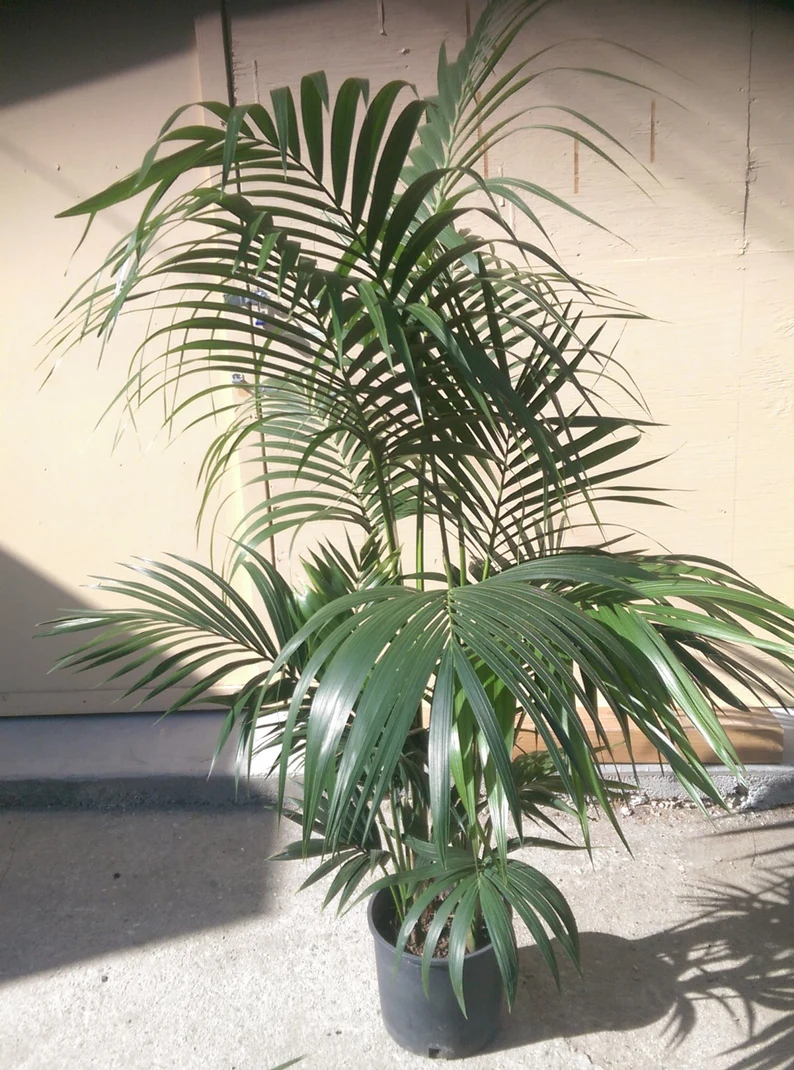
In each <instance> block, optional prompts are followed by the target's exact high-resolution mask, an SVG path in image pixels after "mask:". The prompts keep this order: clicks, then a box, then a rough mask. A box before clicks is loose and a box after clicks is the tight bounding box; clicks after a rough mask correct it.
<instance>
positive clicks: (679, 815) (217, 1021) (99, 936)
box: [0, 803, 794, 1070]
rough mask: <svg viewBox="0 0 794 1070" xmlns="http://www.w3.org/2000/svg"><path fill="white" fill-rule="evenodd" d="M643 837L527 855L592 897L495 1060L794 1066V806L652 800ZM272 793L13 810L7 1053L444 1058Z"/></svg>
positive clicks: (577, 1067) (387, 1060)
mask: <svg viewBox="0 0 794 1070" xmlns="http://www.w3.org/2000/svg"><path fill="white" fill-rule="evenodd" d="M624 820H625V830H626V833H627V836H628V838H629V840H630V842H631V845H632V848H633V851H634V854H633V857H632V856H631V855H629V854H627V853H626V851H625V850H624V849H623V848H622V847H621V846H620V845H619V843H618V842H617V840H616V838H615V836H614V834H613V833H612V832H611V830H610V829H609V828H608V826H607V825H606V824H605V822H603V821H600V822H598V824H597V825H596V826H595V831H596V837H595V838H596V843H597V850H596V851H595V858H594V863H593V865H592V866H591V864H590V862H589V861H588V859H587V857H586V855H584V854H582V855H579V854H553V853H551V852H547V853H544V854H543V857H542V858H541V859H537V858H535V859H533V861H534V862H535V864H538V865H540V866H542V867H543V868H544V869H545V870H546V871H547V872H548V873H549V874H550V876H552V877H553V878H554V879H555V880H556V881H557V882H558V883H559V885H560V886H561V888H562V889H563V891H564V892H565V894H566V895H567V896H568V898H569V900H570V902H571V904H572V906H573V907H574V910H575V912H576V914H577V917H578V919H579V924H580V928H581V931H582V953H583V960H584V969H585V984H584V985H583V984H582V982H580V981H579V980H578V979H577V978H576V976H575V975H574V974H573V972H572V971H571V970H570V969H566V970H565V971H564V973H565V976H564V991H563V994H562V995H558V994H557V993H556V991H555V989H554V986H553V983H552V982H551V981H550V979H549V978H548V976H547V975H546V973H545V970H544V967H543V966H542V963H541V962H540V959H539V955H538V953H537V952H536V950H535V949H534V948H533V947H532V946H530V941H529V939H528V937H527V935H526V933H523V932H521V933H519V943H520V944H521V947H522V949H521V952H520V956H521V966H522V978H521V984H520V992H519V998H518V1002H517V1006H516V1008H515V1011H514V1013H513V1015H512V1017H510V1018H506V1020H505V1027H504V1030H503V1033H502V1035H501V1037H500V1039H499V1042H498V1043H497V1044H496V1045H495V1046H494V1047H493V1049H492V1050H489V1051H487V1052H485V1053H484V1054H482V1055H480V1056H476V1057H474V1058H473V1059H470V1060H467V1061H466V1063H465V1065H466V1066H467V1067H470V1068H471V1070H478V1068H486V1067H487V1068H492V1070H501V1068H511V1070H512V1068H522V1070H535V1068H538V1070H540V1068H543V1070H557V1068H560V1070H563V1068H564V1070H585V1068H586V1070H592V1068H594V1067H595V1068H603V1070H651V1068H653V1070H657V1068H658V1070H661V1068H664V1070H684V1068H687V1070H689V1068H691V1070H695V1068H697V1070H701V1068H704V1067H712V1066H713V1067H716V1068H718V1070H729V1068H730V1070H777V1068H786V1067H788V1068H790V1067H792V1066H794V909H792V888H793V887H794V883H793V882H794V809H781V810H775V811H765V812H760V813H757V812H756V813H754V812H745V813H736V814H730V815H725V816H719V817H716V818H715V819H714V820H712V821H711V822H709V821H707V820H705V819H704V818H703V817H702V816H700V815H699V814H697V813H695V812H694V811H692V810H689V809H675V808H668V807H666V806H664V805H663V804H658V803H657V804H655V805H651V804H647V805H642V806H638V807H636V808H635V810H634V812H633V813H632V814H628V815H627V816H626V817H625V818H624ZM290 833H291V829H289V828H287V829H285V830H281V831H279V830H278V829H277V827H276V825H275V822H274V821H273V819H272V817H271V816H270V815H269V814H268V813H267V812H264V811H262V810H261V809H259V808H258V807H257V806H256V805H251V806H248V807H243V808H226V809H210V808H204V809H184V808H183V809H170V810H163V809H153V808H148V809H138V808H129V809H117V810H108V811H103V810H100V809H91V810H73V811H69V810H42V811H38V812H36V811H30V810H23V809H21V810H11V811H6V812H5V813H3V814H0V1070H73V1068H74V1070H77V1068H80V1070H83V1068H94V1067H96V1068H113V1070H119V1068H120V1070H153V1068H167V1070H172V1068H173V1070H193V1068H200V1070H268V1068H269V1067H272V1066H274V1065H276V1064H278V1063H280V1062H282V1061H286V1060H288V1059H290V1058H294V1057H297V1056H304V1057H305V1058H304V1059H303V1060H302V1062H301V1063H299V1064H298V1065H299V1067H300V1068H301V1070H303V1068H304V1067H305V1068H306V1070H319V1068H323V1070H324V1068H335V1067H351V1068H352V1067H356V1068H362V1067H363V1068H367V1070H369V1068H374V1070H380V1068H383V1070H389V1068H392V1067H414V1066H415V1067H420V1066H426V1065H427V1062H426V1060H422V1059H419V1058H417V1057H415V1056H411V1055H408V1054H406V1053H404V1052H402V1051H401V1050H400V1049H398V1048H396V1047H395V1046H394V1045H393V1044H392V1042H391V1041H390V1040H389V1039H388V1037H387V1036H386V1034H385V1033H384V1031H383V1029H382V1027H381V1024H380V1021H379V1017H378V1010H377V993H376V990H375V974H374V962H373V957H372V949H371V947H370V943H369V936H368V933H367V929H366V919H365V915H364V909H363V907H358V908H356V909H355V910H354V911H352V912H351V913H349V914H348V915H346V916H344V917H342V918H341V919H337V918H336V916H335V914H334V913H333V912H332V911H327V912H325V913H321V912H320V910H319V904H320V902H321V899H322V895H323V890H322V889H320V888H312V889H310V890H308V891H307V892H303V893H300V894H295V892H296V889H297V886H298V884H299V883H300V881H301V879H302V876H301V875H302V873H303V866H302V864H300V863H291V864H288V865H287V864H278V863H268V862H267V861H266V856H267V855H268V854H269V853H271V852H272V851H273V850H275V849H276V847H277V845H278V844H279V843H280V842H282V841H283V840H284V839H285V834H290Z"/></svg>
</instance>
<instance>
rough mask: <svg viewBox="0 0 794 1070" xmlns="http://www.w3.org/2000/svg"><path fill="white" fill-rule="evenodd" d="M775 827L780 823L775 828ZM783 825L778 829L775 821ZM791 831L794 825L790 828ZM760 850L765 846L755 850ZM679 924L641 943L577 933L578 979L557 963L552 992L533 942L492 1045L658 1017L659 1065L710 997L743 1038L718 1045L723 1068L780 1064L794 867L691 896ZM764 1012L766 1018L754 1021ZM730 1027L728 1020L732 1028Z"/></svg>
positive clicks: (790, 972) (791, 961)
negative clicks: (749, 884)
mask: <svg viewBox="0 0 794 1070" xmlns="http://www.w3.org/2000/svg"><path fill="white" fill-rule="evenodd" d="M780 827H781V826H778V828H780ZM783 827H785V826H783ZM792 827H794V824H793V825H792ZM761 853H763V852H761ZM688 902H689V905H690V906H691V907H692V909H693V915H692V917H691V918H690V919H688V920H687V921H684V922H682V923H681V924H679V925H676V926H673V927H671V928H670V929H666V930H664V931H663V932H659V933H653V934H652V935H651V936H646V937H644V938H642V939H636V940H627V939H624V938H623V937H620V936H615V935H612V934H608V933H598V932H588V933H582V935H581V945H582V967H583V971H584V978H585V982H584V984H583V983H582V982H581V981H580V980H579V979H578V978H577V977H576V975H575V974H574V972H573V970H572V969H570V968H569V969H566V968H565V965H564V964H562V965H563V970H562V971H561V972H562V973H563V979H562V984H563V991H562V994H558V993H557V992H556V990H555V988H554V983H553V981H552V980H551V978H550V976H549V973H548V969H547V967H546V965H545V963H544V962H543V959H542V956H541V954H540V952H539V951H538V949H537V947H534V946H533V947H528V948H523V949H522V950H520V951H519V959H520V970H521V980H520V986H519V993H518V998H517V1001H516V1006H515V1008H514V1011H513V1014H512V1015H511V1016H510V1017H509V1018H508V1019H507V1024H506V1027H505V1030H504V1032H503V1033H502V1035H501V1037H500V1040H499V1042H498V1043H497V1045H495V1047H496V1048H497V1049H499V1050H502V1049H506V1048H517V1047H523V1046H524V1045H528V1044H533V1043H536V1042H538V1041H542V1040H549V1039H551V1038H554V1037H574V1036H581V1035H583V1034H587V1033H596V1032H625V1031H628V1030H634V1029H642V1028H643V1027H646V1026H649V1025H653V1024H654V1023H659V1024H660V1026H661V1029H660V1035H659V1045H660V1065H662V1063H663V1062H664V1059H665V1057H664V1056H662V1055H661V1051H662V1049H664V1048H665V1047H666V1048H667V1057H669V1058H670V1059H671V1061H672V1060H673V1058H674V1052H675V1049H676V1047H677V1046H678V1045H679V1044H680V1043H681V1042H682V1041H683V1040H685V1039H686V1037H687V1036H688V1035H689V1034H690V1033H691V1032H692V1030H693V1029H694V1028H695V1024H696V1021H697V1006H698V1003H700V1004H702V1003H703V1002H704V1001H706V1000H708V1001H717V1002H718V1003H720V1005H721V1007H722V1010H723V1011H724V1013H725V1024H726V1036H727V1034H728V1030H729V1028H730V1027H731V1026H733V1028H735V1029H740V1030H743V1031H744V1032H745V1033H746V1038H745V1039H744V1040H742V1041H740V1042H739V1043H737V1044H733V1045H731V1044H730V1043H729V1042H726V1047H725V1049H724V1050H723V1052H722V1053H721V1055H722V1057H723V1058H725V1059H727V1060H729V1061H728V1062H727V1063H726V1064H723V1063H722V1062H721V1064H720V1065H725V1066H726V1070H778V1068H780V1067H783V1066H790V1065H791V1053H792V1051H794V873H792V869H791V866H790V865H788V866H786V867H782V866H781V867H778V868H772V869H768V870H766V871H762V873H761V874H760V875H759V883H758V884H757V886H756V887H754V888H752V889H748V888H744V887H739V886H738V885H733V884H729V883H715V884H714V885H712V886H709V887H704V888H702V889H701V890H700V892H699V893H698V894H696V895H693V896H691V897H690V899H689V901H688ZM765 1013H768V1014H769V1016H770V1017H771V1016H774V1020H773V1021H771V1023H769V1022H767V1023H764V1022H763V1021H762V1022H761V1023H760V1026H759V1023H758V1019H759V1018H763V1017H765ZM734 1023H735V1024H734Z"/></svg>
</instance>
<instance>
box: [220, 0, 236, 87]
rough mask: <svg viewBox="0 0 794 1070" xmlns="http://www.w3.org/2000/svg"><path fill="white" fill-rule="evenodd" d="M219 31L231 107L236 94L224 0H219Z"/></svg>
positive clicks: (228, 25)
mask: <svg viewBox="0 0 794 1070" xmlns="http://www.w3.org/2000/svg"><path fill="white" fill-rule="evenodd" d="M220 11H221V33H222V34H223V63H224V66H225V68H226V93H227V96H228V98H229V107H230V108H233V107H234V105H235V104H236V102H237V94H236V93H235V90H234V55H233V53H232V28H231V20H230V19H229V8H228V5H227V3H226V0H220Z"/></svg>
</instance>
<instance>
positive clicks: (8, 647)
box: [0, 550, 212, 754]
mask: <svg viewBox="0 0 794 1070" xmlns="http://www.w3.org/2000/svg"><path fill="white" fill-rule="evenodd" d="M117 571H118V572H120V571H121V570H120V569H119V570H117ZM111 604H118V605H122V604H124V603H123V602H122V601H120V600H116V602H115V603H113V602H112V601H111V598H110V596H107V597H106V599H104V600H103V605H106V606H109V605H111ZM0 607H1V608H2V612H0V651H2V659H0V718H2V717H24V716H28V715H43V714H80V713H88V714H94V713H119V714H123V713H126V712H129V711H131V710H133V709H140V710H141V711H144V712H145V711H154V712H160V711H162V709H164V708H165V707H164V705H163V702H164V701H165V700H166V699H168V698H169V696H170V698H171V699H173V697H174V696H175V694H176V692H174V693H172V692H168V693H167V695H165V696H161V697H160V698H159V699H154V700H152V701H151V702H146V703H142V704H140V706H138V705H137V703H138V699H135V698H130V699H123V698H122V696H123V694H124V690H125V686H126V685H125V684H124V681H123V680H121V681H115V682H114V683H113V684H111V685H106V684H105V681H106V679H107V677H108V676H109V675H110V672H111V669H108V671H107V672H106V673H102V672H98V671H97V672H83V673H76V672H74V671H73V670H70V669H66V670H63V671H58V672H50V670H51V669H52V666H53V664H54V663H55V662H56V661H57V659H58V658H59V657H61V656H62V655H64V654H66V653H68V652H69V651H70V650H71V649H73V648H74V647H75V646H77V645H78V642H79V637H74V638H72V639H70V638H68V637H61V636H59V637H57V638H37V633H38V632H39V631H40V628H39V626H40V625H41V624H42V623H43V622H45V621H47V620H52V619H53V618H54V617H57V616H59V615H60V613H61V611H62V610H67V609H79V610H82V609H90V608H92V607H91V606H90V605H89V603H88V602H86V601H85V600H84V599H82V598H80V597H79V596H77V595H76V594H74V593H72V592H71V591H69V590H67V589H66V588H64V587H60V586H59V585H58V584H57V583H54V582H53V581H52V580H50V579H47V578H45V577H44V576H42V575H40V574H39V573H37V572H36V571H35V570H34V569H32V568H31V567H30V566H29V565H27V564H25V563H24V562H23V561H21V560H20V559H19V558H17V557H15V556H13V555H12V554H10V553H8V552H7V551H2V550H0ZM111 668H112V667H111ZM195 679H196V677H194V676H190V677H188V679H187V681H186V686H190V684H191V683H192V682H194V681H195ZM166 704H167V702H166ZM204 705H205V706H206V703H205V704H204ZM198 708H201V707H200V706H199V707H198ZM211 753H212V751H211V750H210V754H211Z"/></svg>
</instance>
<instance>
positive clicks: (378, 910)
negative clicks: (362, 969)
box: [368, 888, 503, 1059]
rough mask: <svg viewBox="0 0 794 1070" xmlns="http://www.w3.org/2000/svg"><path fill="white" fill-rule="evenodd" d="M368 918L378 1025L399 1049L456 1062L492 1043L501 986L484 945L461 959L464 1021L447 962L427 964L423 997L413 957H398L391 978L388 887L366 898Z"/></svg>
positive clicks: (496, 1029)
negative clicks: (380, 1023)
mask: <svg viewBox="0 0 794 1070" xmlns="http://www.w3.org/2000/svg"><path fill="white" fill-rule="evenodd" d="M368 918H369V928H370V932H371V933H372V936H373V938H374V940H375V963H376V966H377V970H378V989H379V990H380V1011H381V1015H382V1017H383V1024H384V1025H385V1026H386V1030H387V1032H388V1033H389V1035H390V1036H391V1037H392V1038H393V1039H394V1040H396V1041H397V1043H398V1044H399V1045H400V1046H401V1047H403V1048H406V1049H407V1050H408V1051H412V1052H414V1053H415V1054H417V1055H426V1056H428V1057H429V1058H431V1059H461V1058H464V1057H465V1056H467V1055H473V1054H474V1053H475V1052H476V1051H479V1050H480V1049H481V1048H484V1047H485V1045H486V1044H488V1043H489V1042H490V1041H491V1040H493V1039H494V1037H495V1036H496V1034H497V1033H498V1032H499V1028H500V1025H501V1020H502V993H503V986H502V977H501V974H500V973H499V967H498V966H497V964H496V955H495V954H494V950H493V947H492V946H491V945H490V944H488V946H487V947H484V948H481V950H479V951H474V952H473V953H472V954H470V955H466V957H465V959H464V965H463V995H464V998H465V1001H466V1011H467V1013H468V1018H464V1016H463V1013H462V1012H461V1009H460V1007H459V1006H458V1001H457V999H456V998H455V993H454V992H453V991H452V983H451V982H450V979H449V961H448V960H447V959H441V958H439V959H433V961H432V962H431V964H430V983H429V988H428V995H427V996H426V995H425V991H424V988H423V987H422V959H421V958H420V957H419V956H418V955H411V954H409V953H408V952H405V953H403V955H402V956H401V958H400V964H399V966H398V967H397V972H396V973H395V971H394V936H393V934H394V918H395V909H394V900H393V898H392V894H391V892H390V891H389V889H388V888H384V889H383V890H382V891H380V892H378V893H377V895H375V896H373V898H372V899H370V902H369V910H368Z"/></svg>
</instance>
